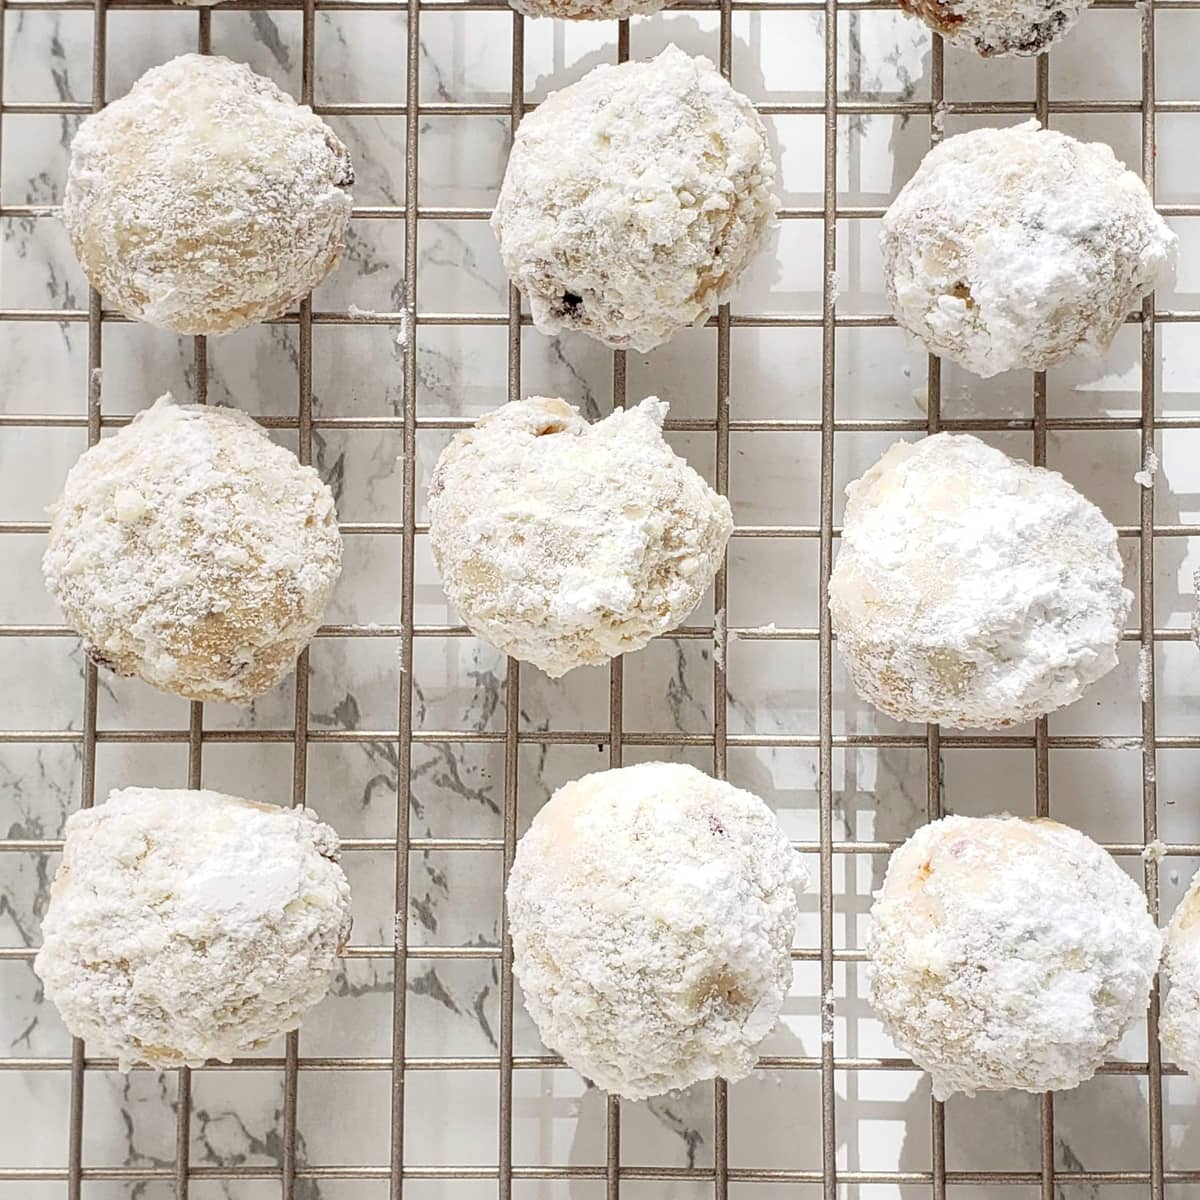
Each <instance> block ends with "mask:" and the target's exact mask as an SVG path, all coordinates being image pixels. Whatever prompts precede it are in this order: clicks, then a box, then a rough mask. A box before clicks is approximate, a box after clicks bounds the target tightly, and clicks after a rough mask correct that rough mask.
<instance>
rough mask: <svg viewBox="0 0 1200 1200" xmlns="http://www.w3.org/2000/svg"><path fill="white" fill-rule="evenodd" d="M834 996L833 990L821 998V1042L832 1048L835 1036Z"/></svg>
mask: <svg viewBox="0 0 1200 1200" xmlns="http://www.w3.org/2000/svg"><path fill="white" fill-rule="evenodd" d="M833 1018H834V994H833V989H832V988H831V989H830V990H829V991H827V992H826V993H825V994H824V995H823V996H822V997H821V1042H822V1044H823V1045H826V1046H832V1045H833V1036H834V1023H833Z"/></svg>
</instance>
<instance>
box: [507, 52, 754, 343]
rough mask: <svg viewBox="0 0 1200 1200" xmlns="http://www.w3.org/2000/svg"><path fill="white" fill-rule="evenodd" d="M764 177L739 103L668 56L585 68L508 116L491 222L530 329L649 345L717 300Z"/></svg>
mask: <svg viewBox="0 0 1200 1200" xmlns="http://www.w3.org/2000/svg"><path fill="white" fill-rule="evenodd" d="M774 178H775V164H774V162H773V161H772V159H771V151H770V147H769V146H768V144H767V135H766V131H765V129H764V128H763V124H762V121H761V120H759V117H758V114H757V113H756V112H755V111H754V106H753V105H752V104H751V103H750V101H749V100H747V99H746V97H745V96H743V95H741V94H740V93H739V92H735V91H734V90H733V88H731V87H730V86H729V84H728V83H727V82H726V81H725V80H724V79H722V78H721V76H720V75H719V74H718V73H717V72H716V70H715V69H714V67H713V65H712V63H710V62H709V61H708V60H707V59H704V58H692V57H690V56H689V55H687V54H685V53H684V52H683V51H682V50H680V49H679V48H678V47H677V46H668V47H667V48H666V49H665V50H664V51H663V52H662V53H661V54H659V55H658V57H657V58H654V59H650V60H649V61H647V62H627V63H622V64H620V65H617V66H608V65H606V66H600V67H596V68H595V70H593V71H590V72H589V73H588V74H587V75H585V76H584V78H583V79H581V80H579V81H578V82H577V83H573V84H571V85H570V86H568V87H565V88H563V89H562V90H561V91H558V92H554V93H552V94H551V95H550V96H548V97H547V98H546V99H545V100H544V101H542V103H541V104H539V105H538V107H537V108H536V109H535V110H534V111H533V112H532V113H530V114H529V115H528V116H527V117H526V118H525V119H524V120H523V121H522V122H521V125H520V128H519V129H518V130H517V135H516V139H515V141H514V143H513V148H512V154H511V155H510V156H509V160H508V168H507V170H506V171H505V173H504V183H503V186H502V187H501V189H500V196H499V198H498V200H497V202H496V209H495V212H494V214H493V216H492V228H493V229H494V230H495V232H496V237H497V240H498V241H499V244H500V257H501V258H502V259H503V260H504V266H505V269H506V270H507V271H508V275H509V278H510V279H511V280H512V281H513V283H515V284H516V286H517V287H518V288H520V290H521V292H522V294H523V295H524V297H525V299H526V300H527V301H528V303H529V308H530V311H531V312H532V314H533V321H534V324H535V325H536V326H537V327H538V329H540V330H541V331H542V332H543V333H560V332H564V331H571V330H580V331H582V332H584V333H587V334H590V335H591V336H592V337H595V338H599V339H600V340H601V341H602V342H604V343H606V344H607V345H609V346H613V347H616V348H625V347H628V348H630V349H633V350H652V349H653V348H654V347H655V346H658V345H661V344H662V343H663V342H665V341H667V339H668V338H670V337H671V336H672V335H673V334H674V333H676V332H678V331H679V330H680V329H683V328H685V327H686V326H688V325H695V324H697V323H699V322H703V321H704V320H705V319H707V318H708V317H709V316H710V315H711V314H712V313H714V312H715V311H716V310H717V307H718V305H720V304H721V303H722V302H723V301H725V300H727V299H728V298H729V296H730V294H731V293H732V291H733V288H734V286H735V284H736V283H737V281H738V277H739V276H740V275H741V273H742V271H743V270H744V269H745V267H746V264H747V263H748V262H749V261H750V259H751V257H752V256H753V255H754V252H755V251H756V250H757V249H758V247H759V245H760V244H761V242H762V239H763V235H764V234H765V232H766V230H767V228H768V226H769V225H770V224H771V221H772V219H773V217H774V215H775V209H776V204H777V202H776V199H775V196H774V194H773V193H772V191H771V186H772V182H773V180H774Z"/></svg>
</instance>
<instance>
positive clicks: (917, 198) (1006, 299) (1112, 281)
mask: <svg viewBox="0 0 1200 1200" xmlns="http://www.w3.org/2000/svg"><path fill="white" fill-rule="evenodd" d="M1177 241H1178V239H1177V238H1176V237H1175V235H1174V234H1173V233H1172V232H1171V230H1170V229H1168V228H1167V225H1166V223H1165V222H1164V221H1163V219H1162V217H1160V216H1159V215H1158V213H1157V212H1155V210H1154V205H1153V204H1152V203H1151V200H1150V196H1149V194H1148V193H1147V191H1146V188H1145V185H1144V184H1143V183H1142V181H1141V180H1140V179H1139V178H1138V176H1137V175H1135V174H1134V173H1133V172H1132V171H1128V170H1126V169H1125V167H1124V166H1123V165H1122V164H1121V163H1120V162H1118V161H1117V159H1116V157H1115V156H1114V154H1113V152H1112V150H1111V149H1110V148H1109V147H1108V146H1106V145H1103V144H1101V143H1099V142H1090V143H1085V142H1078V141H1076V140H1075V139H1074V138H1072V137H1068V136H1066V135H1065V134H1062V133H1057V132H1055V131H1053V130H1048V129H1039V128H1038V125H1037V122H1036V121H1027V122H1025V123H1024V124H1023V125H1018V126H1016V127H1014V128H1008V129H977V130H974V131H972V132H970V133H963V134H959V135H958V136H957V137H952V138H947V139H946V140H945V141H944V142H942V143H940V144H939V145H938V146H935V147H934V148H933V149H932V150H931V151H930V152H929V153H928V154H927V155H926V156H925V158H924V159H923V160H922V162H921V165H920V166H919V167H918V168H917V172H916V174H915V175H913V177H912V179H910V180H909V181H908V183H906V184H905V185H904V187H903V188H902V189H901V191H900V194H899V195H898V196H897V197H896V199H895V200H894V201H893V202H892V204H891V207H889V209H888V210H887V212H886V213H885V214H884V218H883V230H882V245H883V258H884V276H885V280H886V283H887V289H888V295H889V297H890V298H891V302H892V310H893V312H894V313H895V316H896V320H897V321H898V322H899V323H900V324H901V325H902V326H903V327H904V328H905V329H907V330H909V331H910V332H911V333H914V334H916V336H917V337H918V338H920V339H921V341H922V342H923V343H924V344H925V346H926V347H927V348H928V349H929V350H930V352H931V353H933V354H940V355H942V356H943V357H946V358H950V359H952V360H953V361H954V362H956V363H959V364H961V365H962V366H964V367H966V368H967V369H968V370H969V371H973V372H974V373H975V374H976V375H981V376H983V377H984V378H987V377H988V376H991V375H995V374H997V373H998V372H1000V371H1009V370H1012V369H1014V368H1024V369H1027V370H1035V371H1040V370H1045V369H1046V368H1047V367H1053V366H1055V365H1057V364H1058V363H1061V362H1063V361H1064V360H1065V359H1067V358H1068V357H1070V356H1071V355H1072V354H1075V353H1084V354H1099V353H1101V352H1102V351H1104V350H1106V349H1107V348H1108V345H1109V343H1110V342H1111V341H1112V339H1113V337H1114V336H1115V334H1116V332H1117V329H1118V328H1119V326H1120V325H1121V322H1122V321H1124V320H1125V318H1126V317H1127V316H1128V315H1129V313H1130V312H1131V311H1132V310H1133V309H1134V308H1135V307H1136V306H1137V304H1138V302H1139V301H1140V300H1141V298H1142V297H1143V296H1144V295H1146V293H1148V292H1150V291H1151V290H1153V288H1154V287H1155V286H1156V284H1157V283H1158V282H1159V281H1160V280H1161V279H1162V278H1163V277H1164V276H1166V275H1167V274H1168V273H1169V270H1170V267H1171V265H1172V263H1173V261H1174V257H1175V249H1176V244H1177Z"/></svg>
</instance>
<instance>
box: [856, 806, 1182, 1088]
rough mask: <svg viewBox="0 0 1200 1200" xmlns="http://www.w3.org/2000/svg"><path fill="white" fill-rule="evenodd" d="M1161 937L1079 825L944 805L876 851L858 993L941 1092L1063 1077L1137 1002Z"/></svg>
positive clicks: (1110, 1038)
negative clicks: (887, 853) (878, 870)
mask: <svg viewBox="0 0 1200 1200" xmlns="http://www.w3.org/2000/svg"><path fill="white" fill-rule="evenodd" d="M1161 947H1162V936H1161V934H1160V933H1159V931H1158V929H1157V928H1156V927H1155V924H1154V921H1153V920H1152V918H1151V917H1150V913H1149V911H1148V909H1147V906H1146V898H1145V896H1144V895H1143V894H1142V891H1141V889H1140V888H1139V887H1138V886H1137V884H1135V883H1134V882H1133V880H1132V879H1130V877H1129V876H1128V875H1126V874H1125V872H1124V871H1122V870H1121V868H1120V867H1118V866H1117V864H1116V862H1114V861H1113V859H1112V857H1111V856H1110V855H1109V854H1108V853H1107V852H1106V851H1104V850H1102V849H1101V848H1100V847H1099V846H1098V845H1096V843H1095V842H1093V841H1092V840H1091V839H1090V838H1087V837H1085V836H1084V835H1083V834H1082V833H1080V832H1079V831H1078V830H1075V829H1070V828H1068V827H1067V826H1065V825H1060V824H1058V823H1057V822H1056V821H1045V820H1039V821H1027V820H1022V819H1019V818H1016V817H981V818H972V817H945V818H943V819H942V820H940V821H935V822H933V823H932V824H930V825H926V826H925V827H924V828H922V829H919V830H917V832H916V833H915V834H913V836H912V837H911V838H909V840H908V841H907V842H905V843H904V845H903V846H901V847H900V849H899V850H897V851H896V852H895V853H894V854H893V855H892V858H891V861H890V862H889V864H888V870H887V877H886V878H885V880H884V884H883V888H882V889H881V890H880V891H879V892H878V893H877V896H876V901H875V905H874V907H873V908H872V910H871V929H870V932H869V934H868V937H867V958H868V961H869V962H870V964H871V965H870V972H869V977H868V978H869V982H868V997H869V999H870V1002H871V1004H872V1006H873V1008H874V1010H875V1012H876V1014H877V1015H878V1017H879V1019H880V1020H881V1021H882V1023H883V1026H884V1028H885V1029H886V1030H887V1032H888V1033H889V1035H890V1036H891V1037H892V1039H893V1040H894V1041H895V1042H896V1044H897V1045H898V1046H900V1047H901V1048H902V1049H903V1050H905V1051H906V1052H907V1053H909V1054H911V1055H912V1058H913V1060H914V1061H915V1062H916V1063H917V1065H918V1066H920V1067H922V1068H923V1069H924V1070H926V1071H928V1072H929V1073H930V1075H932V1077H933V1094H934V1095H935V1096H936V1097H937V1098H938V1099H940V1100H944V1099H946V1098H947V1097H949V1096H951V1095H953V1094H954V1093H955V1092H965V1093H967V1094H968V1095H971V1094H973V1093H974V1092H976V1091H980V1090H999V1089H1004V1088H1020V1089H1021V1090H1023V1091H1027V1092H1042V1091H1050V1090H1059V1089H1062V1088H1072V1087H1075V1086H1076V1085H1077V1084H1080V1083H1082V1082H1083V1081H1084V1080H1086V1079H1090V1078H1091V1077H1092V1075H1093V1074H1095V1072H1096V1069H1097V1068H1098V1067H1099V1066H1100V1064H1101V1063H1102V1062H1103V1061H1104V1060H1105V1058H1106V1057H1107V1056H1108V1055H1109V1054H1110V1053H1111V1051H1112V1050H1113V1049H1114V1047H1115V1046H1116V1045H1117V1043H1118V1042H1119V1041H1120V1040H1121V1037H1122V1036H1123V1034H1124V1033H1125V1031H1126V1030H1127V1029H1128V1028H1129V1026H1130V1025H1131V1024H1132V1023H1133V1022H1134V1021H1135V1020H1137V1019H1138V1018H1139V1017H1141V1016H1142V1015H1143V1014H1144V1013H1145V1011H1146V1006H1147V1004H1148V1003H1149V998H1150V987H1151V984H1152V983H1153V980H1154V973H1155V971H1156V970H1157V968H1158V959H1159V953H1160V950H1161Z"/></svg>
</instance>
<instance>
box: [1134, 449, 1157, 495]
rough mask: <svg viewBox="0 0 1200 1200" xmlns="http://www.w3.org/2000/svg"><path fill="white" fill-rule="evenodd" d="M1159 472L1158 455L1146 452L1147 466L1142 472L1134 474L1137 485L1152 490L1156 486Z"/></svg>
mask: <svg viewBox="0 0 1200 1200" xmlns="http://www.w3.org/2000/svg"><path fill="white" fill-rule="evenodd" d="M1157 472H1158V455H1157V454H1155V453H1154V451H1153V450H1147V451H1146V464H1145V466H1144V467H1143V468H1142V469H1141V470H1140V471H1135V472H1134V473H1133V480H1134V482H1135V483H1140V484H1141V485H1142V487H1144V488H1152V487H1153V486H1154V476H1155V475H1156V474H1157Z"/></svg>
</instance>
